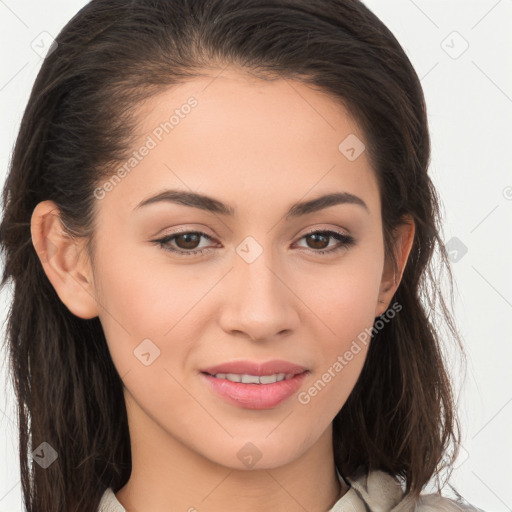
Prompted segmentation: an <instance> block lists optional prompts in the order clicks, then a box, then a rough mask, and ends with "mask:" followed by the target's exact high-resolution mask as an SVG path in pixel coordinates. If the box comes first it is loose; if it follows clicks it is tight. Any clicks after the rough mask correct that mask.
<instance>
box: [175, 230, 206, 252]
mask: <svg viewBox="0 0 512 512" xmlns="http://www.w3.org/2000/svg"><path fill="white" fill-rule="evenodd" d="M174 239H175V241H176V245H177V246H178V248H179V249H196V248H197V244H198V243H199V242H200V240H201V235H200V234H199V233H184V234H182V235H176V236H174Z"/></svg>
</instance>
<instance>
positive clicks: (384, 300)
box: [375, 215, 415, 317]
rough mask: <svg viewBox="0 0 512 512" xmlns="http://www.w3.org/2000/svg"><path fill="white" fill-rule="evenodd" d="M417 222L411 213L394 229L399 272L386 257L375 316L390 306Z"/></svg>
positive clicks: (411, 243)
mask: <svg viewBox="0 0 512 512" xmlns="http://www.w3.org/2000/svg"><path fill="white" fill-rule="evenodd" d="M414 233H415V224H414V220H413V219H412V217H411V216H410V215H407V216H406V217H405V219H404V223H403V224H401V225H399V226H398V227H397V228H396V229H395V231H394V238H395V245H394V250H395V254H396V263H397V272H398V273H396V272H395V270H394V269H393V266H392V264H391V261H390V260H389V259H386V261H385V263H384V271H383V273H382V280H381V284H380V290H379V300H378V304H377V307H376V308H375V316H376V317H377V316H379V315H382V314H383V313H384V312H385V311H386V310H387V309H388V307H389V303H390V302H391V299H392V298H393V295H394V294H395V292H396V290H397V288H398V286H399V284H400V281H401V280H402V275H403V272H404V270H405V266H406V264H407V260H408V258H409V254H410V252H411V249H412V245H413V242H414Z"/></svg>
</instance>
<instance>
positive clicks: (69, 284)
mask: <svg viewBox="0 0 512 512" xmlns="http://www.w3.org/2000/svg"><path fill="white" fill-rule="evenodd" d="M30 232H31V236H32V244H33V245H34V249H35V250H36V253H37V255H38V257H39V260H40V261H41V264H42V266H43V269H44V271H45V273H46V276H47V277H48V279H49V281H50V282H51V284H52V286H53V287H54V289H55V291H56V293H57V295H58V296H59V298H60V300H61V301H62V302H63V303H64V304H65V305H66V307H67V308H68V309H69V310H70V311H71V313H73V314H74V315H76V316H78V317H80V318H84V319H90V318H94V317H96V316H98V314H99V311H98V304H97V301H96V299H95V290H94V286H93V282H92V278H91V277H92V274H91V271H90V265H89V261H88V258H87V257H86V255H85V254H84V253H85V251H83V250H82V245H83V242H82V239H78V240H77V239H76V238H73V237H72V236H70V235H69V234H68V233H67V232H66V230H65V229H64V228H63V224H62V219H61V217H60V212H59V209H58V207H57V205H56V204H55V203H54V202H53V201H42V202H40V203H39V204H37V206H36V207H35V208H34V211H33V212H32V218H31V223H30ZM81 242H82V243H81Z"/></svg>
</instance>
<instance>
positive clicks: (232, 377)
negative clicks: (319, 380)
mask: <svg viewBox="0 0 512 512" xmlns="http://www.w3.org/2000/svg"><path fill="white" fill-rule="evenodd" d="M305 371H307V370H305ZM202 373H204V374H205V375H209V376H210V377H214V378H216V379H225V380H229V381H230V382H241V383H242V384H274V383H275V382H281V381H283V380H290V379H292V378H293V377H295V375H300V374H296V373H273V374H271V375H250V374H248V373H243V374H240V373H216V374H213V375H212V374H211V373H207V372H202ZM301 373H302V372H301Z"/></svg>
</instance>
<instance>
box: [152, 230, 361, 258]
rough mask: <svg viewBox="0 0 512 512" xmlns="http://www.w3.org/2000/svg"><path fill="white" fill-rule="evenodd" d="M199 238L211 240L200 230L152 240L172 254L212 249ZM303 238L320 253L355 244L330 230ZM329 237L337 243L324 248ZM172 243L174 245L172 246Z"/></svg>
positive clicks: (347, 237)
mask: <svg viewBox="0 0 512 512" xmlns="http://www.w3.org/2000/svg"><path fill="white" fill-rule="evenodd" d="M201 238H205V239H207V240H209V241H211V240H213V238H212V237H211V236H209V235H207V234H206V233H203V232H202V231H183V232H181V233H175V234H172V235H168V236H165V237H163V238H160V239H158V240H154V242H155V243H158V244H159V246H160V247H161V248H162V249H164V250H166V251H170V252H172V253H174V254H177V255H178V256H185V257H186V256H195V255H199V254H205V253H207V252H210V251H211V250H213V249H211V248H204V247H203V248H201V246H200V245H198V243H200V241H201ZM303 238H304V239H308V240H309V243H311V242H312V243H313V247H312V249H311V248H308V249H307V250H308V252H311V253H313V254H320V255H322V254H326V253H334V252H336V251H339V250H341V249H347V248H348V247H351V246H353V245H354V244H355V239H354V237H352V236H350V235H345V234H343V233H339V232H337V231H331V230H323V231H322V230H317V231H310V232H309V233H306V234H305V235H303V236H302V237H301V240H302V239H303ZM329 239H335V240H337V241H338V244H337V245H335V246H334V247H331V248H330V249H325V247H329ZM326 242H327V245H326ZM173 244H175V245H174V246H173ZM176 246H177V248H176ZM317 249H320V250H317Z"/></svg>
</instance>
